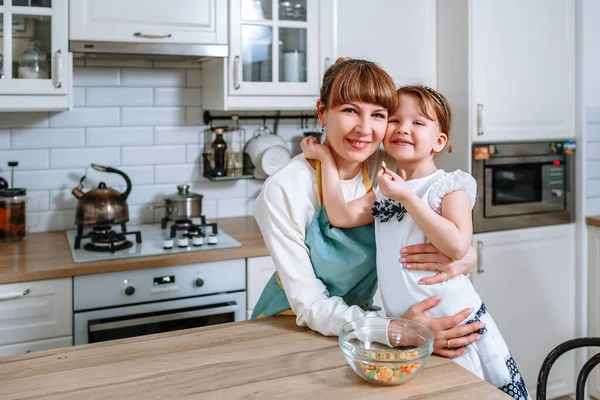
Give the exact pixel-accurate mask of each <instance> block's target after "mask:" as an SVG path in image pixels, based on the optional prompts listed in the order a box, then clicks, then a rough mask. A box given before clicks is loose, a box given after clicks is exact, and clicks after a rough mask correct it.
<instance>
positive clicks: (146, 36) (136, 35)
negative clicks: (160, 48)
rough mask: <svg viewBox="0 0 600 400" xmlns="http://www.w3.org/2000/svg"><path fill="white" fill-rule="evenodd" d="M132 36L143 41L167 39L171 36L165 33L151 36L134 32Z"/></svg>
mask: <svg viewBox="0 0 600 400" xmlns="http://www.w3.org/2000/svg"><path fill="white" fill-rule="evenodd" d="M133 36H135V37H137V38H144V39H168V38H170V37H171V36H173V35H171V34H170V33H165V34H162V35H153V34H148V33H142V32H136V33H134V34H133Z"/></svg>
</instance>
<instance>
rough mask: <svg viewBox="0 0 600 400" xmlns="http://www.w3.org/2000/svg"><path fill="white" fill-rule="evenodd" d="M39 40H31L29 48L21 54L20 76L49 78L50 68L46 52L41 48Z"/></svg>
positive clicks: (22, 77)
mask: <svg viewBox="0 0 600 400" xmlns="http://www.w3.org/2000/svg"><path fill="white" fill-rule="evenodd" d="M39 46H40V41H39V40H34V39H32V40H30V41H29V43H28V50H27V51H24V52H23V54H21V58H20V59H19V70H18V71H19V75H18V76H19V78H21V79H48V78H50V68H49V65H48V59H47V56H46V54H44V53H43V52H42V51H41V50H40V47H39Z"/></svg>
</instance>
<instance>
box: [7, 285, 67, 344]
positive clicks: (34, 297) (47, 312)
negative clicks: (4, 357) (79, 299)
mask: <svg viewBox="0 0 600 400" xmlns="http://www.w3.org/2000/svg"><path fill="white" fill-rule="evenodd" d="M23 292H27V294H26V295H25V296H21V297H17V298H13V299H5V300H0V345H7V344H12V343H22V342H29V341H32V340H39V339H47V338H56V337H61V336H72V335H73V290H72V283H71V278H64V279H55V280H47V281H35V282H24V283H13V284H9V285H0V299H2V298H6V297H8V296H11V295H12V294H14V295H15V296H16V295H18V294H19V293H21V294H22V293H23Z"/></svg>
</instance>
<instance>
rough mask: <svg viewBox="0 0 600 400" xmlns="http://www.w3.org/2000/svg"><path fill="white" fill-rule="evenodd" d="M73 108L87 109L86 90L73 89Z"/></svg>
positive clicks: (80, 88) (81, 88)
mask: <svg viewBox="0 0 600 400" xmlns="http://www.w3.org/2000/svg"><path fill="white" fill-rule="evenodd" d="M73 107H85V88H83V87H76V88H73Z"/></svg>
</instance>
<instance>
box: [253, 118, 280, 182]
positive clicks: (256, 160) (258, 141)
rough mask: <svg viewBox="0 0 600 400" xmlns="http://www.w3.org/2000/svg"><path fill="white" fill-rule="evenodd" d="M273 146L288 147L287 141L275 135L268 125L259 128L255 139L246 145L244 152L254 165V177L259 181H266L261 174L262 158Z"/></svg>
mask: <svg viewBox="0 0 600 400" xmlns="http://www.w3.org/2000/svg"><path fill="white" fill-rule="evenodd" d="M273 146H283V147H287V145H286V143H285V140H283V138H282V137H281V136H278V135H275V134H274V133H273V132H272V131H271V130H270V129H269V128H268V127H267V126H266V125H263V126H261V127H259V128H258V129H257V130H256V132H255V133H254V137H252V139H250V140H249V141H248V143H246V147H245V149H244V152H245V153H246V154H248V156H249V157H250V161H252V164H253V165H254V167H255V168H254V176H255V177H256V178H258V179H266V178H267V177H268V175H266V176H265V174H264V173H262V172H261V156H262V154H263V153H264V151H265V150H267V149H268V148H269V147H273Z"/></svg>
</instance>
